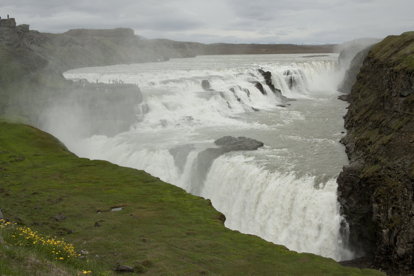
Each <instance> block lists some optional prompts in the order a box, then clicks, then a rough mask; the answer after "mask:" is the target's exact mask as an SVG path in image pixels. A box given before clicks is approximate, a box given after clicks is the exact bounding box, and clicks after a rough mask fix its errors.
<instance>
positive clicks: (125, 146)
mask: <svg viewBox="0 0 414 276" xmlns="http://www.w3.org/2000/svg"><path fill="white" fill-rule="evenodd" d="M336 63H337V56H336V55H334V54H328V55H318V56H311V55H245V56H202V57H197V58H191V59H174V60H171V61H168V62H162V63H146V64H133V65H116V66H109V67H95V68H83V69H77V70H72V71H69V72H67V73H66V74H65V76H66V78H69V79H79V78H82V79H87V80H88V81H90V82H104V83H108V82H113V81H123V82H125V83H134V84H138V85H139V87H140V88H141V90H142V94H143V102H142V103H141V104H140V105H139V106H137V114H136V118H137V120H136V124H134V125H133V126H131V128H130V130H129V131H127V132H123V133H119V134H118V135H115V136H113V137H107V136H103V135H95V136H92V137H86V138H79V139H74V138H73V135H70V136H65V134H64V133H55V134H56V135H57V136H58V137H59V138H60V139H62V140H63V141H64V142H65V143H66V144H67V146H68V147H69V148H70V149H71V150H72V151H74V152H75V153H77V154H78V155H80V156H83V157H88V158H92V159H105V160H108V161H111V162H113V163H116V164H120V165H123V166H128V167H132V168H137V169H143V170H145V171H147V172H149V173H151V174H152V175H155V176H158V177H160V178H161V179H163V180H165V181H166V182H169V183H173V184H175V185H177V186H179V187H182V188H184V189H185V190H187V191H189V192H191V193H194V194H197V195H200V196H203V197H205V198H209V199H211V201H212V203H213V205H214V207H215V208H216V209H218V210H219V211H221V212H222V213H224V214H225V216H226V222H225V225H226V226H227V227H228V228H231V229H236V230H239V231H241V232H243V233H249V234H255V235H258V236H260V237H262V238H264V239H266V240H269V241H272V242H274V243H276V244H283V245H285V246H287V247H288V248H290V249H292V250H296V251H299V252H311V253H315V254H319V255H322V256H327V257H331V258H334V259H336V260H344V259H349V258H350V257H352V254H351V253H350V252H349V251H348V250H347V249H346V248H345V245H344V242H343V240H344V238H343V237H342V236H341V235H340V225H341V221H342V218H341V216H340V214H339V206H338V202H337V197H336V190H337V184H336V177H337V175H338V174H339V172H340V170H341V168H342V166H343V165H344V164H346V162H347V158H346V155H345V153H344V149H343V147H342V146H341V145H340V144H339V142H338V141H339V139H340V138H341V137H342V135H343V131H344V129H343V120H342V116H343V115H344V114H345V108H346V105H345V103H344V102H341V101H339V100H337V96H338V92H337V91H336V84H337V78H338V77H339V74H338V72H337V70H336ZM260 68H261V69H263V70H265V71H270V72H271V73H272V83H273V84H274V86H275V87H276V88H277V89H279V90H280V91H281V94H282V95H283V97H281V96H280V94H279V93H278V92H277V91H276V93H274V92H272V91H271V89H270V87H269V86H267V85H266V83H265V80H264V78H263V76H262V75H261V74H260V72H259V71H258V69H260ZM203 80H208V84H209V85H210V89H208V87H206V86H205V87H204V88H205V89H203V88H202V86H201V83H202V82H203ZM257 82H260V83H261V84H262V86H263V87H264V89H265V90H266V91H265V95H264V94H263V93H262V92H260V90H259V89H258V88H257V87H256V83H257ZM205 84H206V82H205ZM284 97H286V98H289V100H286V99H285V98H284ZM103 112H104V111H103ZM61 123H62V122H61ZM79 124H81V122H79ZM48 130H49V131H51V132H52V133H53V126H49V129H48ZM226 135H231V136H246V137H250V138H254V139H257V140H259V141H262V142H263V143H264V144H265V146H264V147H263V148H260V149H259V150H256V151H237V152H230V153H226V154H223V155H221V156H219V157H218V158H215V159H213V160H209V161H210V162H207V163H206V162H204V163H200V162H201V161H200V158H199V153H200V152H202V151H204V150H205V149H206V148H212V147H214V144H213V142H214V140H216V139H217V138H220V137H222V136H226ZM68 137H70V138H68ZM206 164H207V165H206ZM342 232H343V231H342Z"/></svg>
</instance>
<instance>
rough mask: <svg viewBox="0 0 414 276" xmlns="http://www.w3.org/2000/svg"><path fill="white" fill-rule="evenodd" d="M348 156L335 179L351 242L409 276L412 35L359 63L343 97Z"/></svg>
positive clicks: (375, 261) (413, 174)
mask: <svg viewBox="0 0 414 276" xmlns="http://www.w3.org/2000/svg"><path fill="white" fill-rule="evenodd" d="M347 99H348V101H349V103H350V105H349V110H348V113H347V115H346V116H345V127H346V129H347V130H348V132H347V135H346V137H344V138H343V140H342V142H343V143H344V145H345V146H346V152H347V154H348V156H349V159H350V165H349V166H346V167H344V169H343V171H342V173H341V174H340V176H339V178H338V184H339V201H340V203H341V205H342V211H343V213H344V215H345V217H346V219H347V221H348V223H349V229H350V244H351V246H352V247H353V249H354V250H355V251H356V252H358V253H359V254H367V255H368V257H369V260H370V262H372V265H373V266H374V267H376V268H381V269H384V270H386V271H388V272H389V273H390V274H401V275H411V274H413V273H414V258H413V256H414V202H413V195H414V32H409V33H404V34H402V35H400V36H390V37H387V38H386V39H384V40H383V41H382V42H380V43H378V44H376V45H375V46H374V47H373V48H372V49H371V50H370V51H369V53H368V55H367V57H366V58H365V60H364V61H363V64H362V67H361V70H360V72H359V74H358V75H357V77H356V82H355V84H354V85H353V87H352V90H351V92H350V94H349V95H348V97H347Z"/></svg>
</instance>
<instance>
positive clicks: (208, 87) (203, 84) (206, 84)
mask: <svg viewBox="0 0 414 276" xmlns="http://www.w3.org/2000/svg"><path fill="white" fill-rule="evenodd" d="M201 87H202V88H203V89H204V90H205V91H213V89H211V84H210V82H209V81H208V80H202V81H201Z"/></svg>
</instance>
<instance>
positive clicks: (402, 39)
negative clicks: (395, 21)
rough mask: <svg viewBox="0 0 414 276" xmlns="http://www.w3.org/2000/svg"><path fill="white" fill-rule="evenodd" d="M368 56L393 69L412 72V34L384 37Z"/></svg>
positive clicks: (413, 45)
mask: <svg viewBox="0 0 414 276" xmlns="http://www.w3.org/2000/svg"><path fill="white" fill-rule="evenodd" d="M370 56H371V57H374V58H375V59H377V60H380V61H381V62H384V63H388V64H393V66H394V68H395V69H408V70H414V32H406V33H403V34H401V35H399V36H388V37H386V38H385V39H384V40H383V41H382V42H380V43H378V44H377V45H375V46H374V47H373V48H372V50H371V52H370Z"/></svg>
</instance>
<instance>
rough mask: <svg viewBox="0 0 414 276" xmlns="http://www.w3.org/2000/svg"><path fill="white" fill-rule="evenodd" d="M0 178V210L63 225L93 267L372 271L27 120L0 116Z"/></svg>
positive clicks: (23, 219) (48, 229)
mask: <svg viewBox="0 0 414 276" xmlns="http://www.w3.org/2000/svg"><path fill="white" fill-rule="evenodd" d="M0 179H1V190H0V196H1V198H2V201H1V208H2V210H3V212H4V213H5V215H6V216H7V217H8V218H10V219H12V220H14V221H17V222H20V223H22V224H25V225H28V226H30V227H31V228H33V229H35V230H38V231H41V232H42V233H45V234H49V235H63V236H64V238H65V240H67V241H68V242H71V243H73V244H74V245H75V247H76V248H78V249H84V250H87V251H88V252H89V256H91V257H94V258H95V259H96V261H97V262H99V263H100V265H101V267H102V269H103V270H107V271H109V270H110V269H111V268H113V266H114V265H115V264H116V263H117V262H119V263H122V264H126V265H131V266H133V265H137V264H141V265H142V266H144V263H145V264H151V265H147V266H145V270H146V274H147V275H162V274H164V275H196V274H200V273H204V274H213V275H382V274H381V273H380V272H378V271H373V270H359V269H355V268H345V267H342V266H340V265H339V264H338V263H336V262H334V261H333V260H331V259H326V258H322V257H319V256H316V255H312V254H298V253H296V252H292V251H289V250H287V249H286V248H285V247H283V246H277V245H274V244H272V243H269V242H266V241H264V240H262V239H260V238H258V237H255V236H251V235H244V234H241V233H239V232H237V231H232V230H229V229H226V228H225V227H224V225H223V223H222V221H221V220H220V217H221V214H220V213H218V212H217V211H216V210H214V209H213V208H212V207H211V206H210V204H209V202H208V201H207V200H204V199H202V198H199V197H195V196H192V195H190V194H187V193H186V192H185V191H183V190H181V189H180V188H177V187H175V186H172V185H169V184H166V183H164V182H162V181H160V180H159V179H157V178H154V177H152V176H150V175H149V174H147V173H145V172H143V171H138V170H133V169H129V168H123V167H119V166H116V165H113V164H110V163H108V162H104V161H90V160H87V159H81V158H78V157H76V156H75V155H73V154H71V153H70V152H68V151H67V150H66V149H65V147H64V146H63V145H62V144H61V143H60V142H59V141H58V140H56V139H54V138H52V137H51V136H50V135H48V134H46V133H43V132H41V131H39V130H37V129H34V128H32V127H28V126H23V125H18V124H11V123H6V122H0ZM113 206H122V208H123V209H122V210H121V211H119V212H111V211H109V210H110V209H111V207H113ZM58 214H63V215H64V216H65V219H63V220H56V219H54V217H55V216H56V215H58ZM6 263H7V260H6ZM5 267H8V265H7V264H6V266H5ZM21 275H24V274H21Z"/></svg>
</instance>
